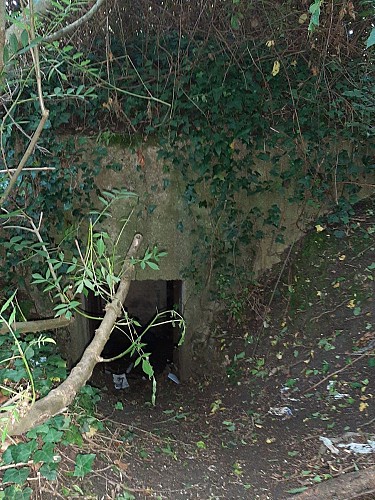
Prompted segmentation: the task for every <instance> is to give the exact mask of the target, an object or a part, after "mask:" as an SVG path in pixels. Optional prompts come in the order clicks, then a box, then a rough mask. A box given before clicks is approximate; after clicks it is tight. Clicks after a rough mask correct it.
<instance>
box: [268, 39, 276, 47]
mask: <svg viewBox="0 0 375 500" xmlns="http://www.w3.org/2000/svg"><path fill="white" fill-rule="evenodd" d="M266 45H267V47H268V48H270V47H274V46H275V40H268V41H267V42H266Z"/></svg>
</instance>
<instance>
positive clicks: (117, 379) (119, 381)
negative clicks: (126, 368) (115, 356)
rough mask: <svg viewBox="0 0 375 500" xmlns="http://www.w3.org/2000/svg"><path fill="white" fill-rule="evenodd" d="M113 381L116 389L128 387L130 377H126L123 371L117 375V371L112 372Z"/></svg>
mask: <svg viewBox="0 0 375 500" xmlns="http://www.w3.org/2000/svg"><path fill="white" fill-rule="evenodd" d="M112 377H113V383H114V385H115V389H117V390H119V389H127V388H128V387H129V382H128V379H127V378H126V375H125V373H121V374H120V375H117V374H116V373H113V374H112Z"/></svg>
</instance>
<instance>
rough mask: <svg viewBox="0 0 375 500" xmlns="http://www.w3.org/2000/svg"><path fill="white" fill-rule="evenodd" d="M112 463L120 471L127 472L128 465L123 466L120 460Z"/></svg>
mask: <svg viewBox="0 0 375 500" xmlns="http://www.w3.org/2000/svg"><path fill="white" fill-rule="evenodd" d="M113 463H114V464H115V465H116V467H118V468H119V469H121V470H122V471H127V470H128V468H129V464H125V463H124V462H121V460H115V461H114V462H113Z"/></svg>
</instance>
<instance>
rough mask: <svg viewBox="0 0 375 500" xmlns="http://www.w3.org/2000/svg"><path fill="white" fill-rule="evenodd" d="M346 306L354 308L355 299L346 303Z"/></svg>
mask: <svg viewBox="0 0 375 500" xmlns="http://www.w3.org/2000/svg"><path fill="white" fill-rule="evenodd" d="M346 307H349V309H354V308H355V300H354V299H351V300H349V302H348V303H347V304H346Z"/></svg>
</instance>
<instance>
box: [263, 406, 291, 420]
mask: <svg viewBox="0 0 375 500" xmlns="http://www.w3.org/2000/svg"><path fill="white" fill-rule="evenodd" d="M268 413H269V414H270V415H276V416H278V417H283V419H286V418H290V417H293V412H292V410H291V409H290V408H289V407H288V406H272V407H271V408H270V409H269V410H268Z"/></svg>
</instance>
